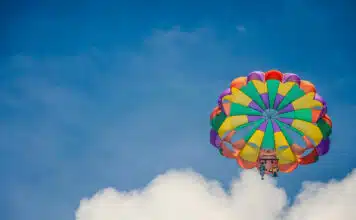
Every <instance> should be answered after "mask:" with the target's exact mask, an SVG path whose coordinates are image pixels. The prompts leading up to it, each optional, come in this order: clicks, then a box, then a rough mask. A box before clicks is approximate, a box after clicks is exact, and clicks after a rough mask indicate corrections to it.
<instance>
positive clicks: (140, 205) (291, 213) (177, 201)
mask: <svg viewBox="0 0 356 220" xmlns="http://www.w3.org/2000/svg"><path fill="white" fill-rule="evenodd" d="M354 207H356V170H354V171H353V172H352V173H351V174H350V175H348V176H347V177H345V178H344V179H343V180H341V181H339V182H336V181H330V182H329V183H315V182H313V183H304V185H303V189H302V190H301V192H300V193H299V195H298V196H297V199H296V201H295V202H294V203H293V204H292V205H289V204H288V200H287V195H286V192H285V191H284V190H283V189H282V188H278V187H276V181H275V180H273V179H271V178H268V179H266V180H265V181H261V180H260V177H259V176H258V174H257V173H256V172H253V171H245V172H242V173H241V177H240V178H239V179H234V180H233V181H232V183H231V187H230V190H229V191H228V192H226V191H224V189H223V188H222V187H221V185H220V183H219V182H218V181H215V180H208V179H206V178H204V177H203V176H202V175H200V174H198V173H196V172H193V171H190V170H171V171H168V172H167V173H165V174H162V175H159V176H157V177H156V178H155V179H154V180H153V181H152V182H150V183H149V184H148V185H147V186H146V187H145V188H144V189H137V190H132V191H128V192H121V191H117V190H115V189H113V188H106V189H103V190H101V191H99V192H97V193H96V194H95V195H94V196H93V197H91V198H84V199H82V200H81V202H80V206H79V208H78V209H77V212H76V220H102V219H105V220H118V219H125V220H141V219H145V220H181V219H185V220H203V219H204V220H216V219H219V220H236V219H249V220H260V219H264V220H300V219H303V220H319V219H320V220H338V219H339V220H351V219H356V212H355V210H354Z"/></svg>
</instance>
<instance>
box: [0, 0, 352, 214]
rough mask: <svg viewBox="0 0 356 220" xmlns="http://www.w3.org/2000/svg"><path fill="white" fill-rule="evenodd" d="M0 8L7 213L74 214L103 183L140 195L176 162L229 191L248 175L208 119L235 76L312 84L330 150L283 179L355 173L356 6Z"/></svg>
mask: <svg viewBox="0 0 356 220" xmlns="http://www.w3.org/2000/svg"><path fill="white" fill-rule="evenodd" d="M247 2H248V1H219V2H218V3H215V4H210V3H207V2H200V1H196V2H193V3H191V2H189V1H186V2H185V1H179V2H178V1H177V2H175V1H164V2H161V1H154V2H153V1H151V2H150V4H148V2H145V1H129V3H128V2H125V3H122V2H120V1H106V2H105V3H104V2H103V1H86V2H85V3H84V1H83V2H80V1H78V2H77V3H72V2H70V1H58V2H53V3H51V4H49V3H47V4H40V3H39V2H38V3H36V2H33V1H32V2H31V1H22V2H18V3H16V4H15V3H13V2H10V1H8V2H3V3H1V4H2V7H1V10H2V11H1V29H2V31H1V33H3V34H1V36H0V39H1V41H0V44H1V48H2V49H1V52H0V57H1V59H0V77H1V80H0V120H1V124H0V175H1V180H2V181H1V182H0V194H1V195H2V196H1V197H0V218H1V219H12V220H20V219H27V220H38V219H51V220H57V219H58V220H59V219H61V220H62V219H74V212H75V209H76V208H77V207H78V205H79V201H80V199H81V198H83V197H86V196H91V195H92V194H93V193H95V192H96V191H97V190H98V189H101V188H104V187H109V186H111V187H115V188H117V189H120V190H130V189H134V188H140V187H143V186H144V185H145V184H147V183H148V182H149V181H150V180H151V179H153V178H154V177H155V176H157V175H158V174H161V173H163V172H165V171H166V170H169V169H172V168H192V169H194V170H195V171H197V172H199V173H201V174H202V175H204V176H206V177H208V178H214V179H217V180H219V181H222V183H223V184H224V185H228V184H229V183H230V181H231V179H232V178H233V177H237V176H238V174H239V171H240V169H239V168H238V167H237V165H236V164H235V162H234V161H229V160H227V159H224V158H222V157H220V156H219V155H218V152H216V151H215V150H214V148H213V147H211V146H210V145H209V136H208V135H209V114H210V111H211V109H212V108H213V107H214V106H215V104H216V98H217V96H218V95H219V94H220V92H221V91H222V90H224V89H225V87H226V86H227V85H228V84H229V81H230V80H232V79H233V78H235V77H237V76H240V75H246V74H248V73H249V72H250V71H252V70H264V71H266V70H268V69H271V68H277V69H280V70H281V71H285V72H295V73H297V74H299V75H301V76H302V77H303V78H304V79H307V80H311V81H313V82H314V83H315V85H316V87H317V89H318V91H320V94H321V95H322V96H323V97H324V98H325V99H326V100H327V102H328V105H329V113H330V115H331V117H332V119H333V122H334V130H333V142H332V148H331V151H330V152H329V154H328V155H326V156H324V157H323V158H321V160H320V161H319V162H318V163H317V164H314V165H311V166H308V167H302V168H299V169H297V170H296V171H295V172H294V173H293V174H291V175H282V176H281V177H280V178H279V180H278V181H279V182H278V185H279V186H281V187H283V188H285V190H286V192H287V194H288V196H289V198H291V199H292V198H293V197H294V196H295V195H296V193H297V192H298V191H299V190H300V188H301V186H302V182H303V181H323V182H326V181H328V180H330V179H332V178H335V179H340V178H344V177H345V176H346V175H347V174H348V173H350V171H351V170H352V169H353V168H354V167H356V162H355V160H354V157H355V153H354V152H353V146H354V145H353V140H354V134H355V132H354V130H353V128H354V123H355V122H356V120H355V118H354V117H353V115H355V113H356V98H355V96H354V95H353V88H354V86H355V82H354V80H353V79H354V75H355V72H354V71H355V69H356V68H355V65H356V64H355V62H354V61H355V60H356V52H355V47H356V45H355V41H354V39H355V38H356V32H355V30H354V28H353V26H352V24H353V23H354V22H355V19H356V18H355V14H354V13H353V9H354V8H355V5H354V3H352V1H313V2H312V1H306V0H304V1H303V0H284V1H282V0H281V1H254V2H251V3H247Z"/></svg>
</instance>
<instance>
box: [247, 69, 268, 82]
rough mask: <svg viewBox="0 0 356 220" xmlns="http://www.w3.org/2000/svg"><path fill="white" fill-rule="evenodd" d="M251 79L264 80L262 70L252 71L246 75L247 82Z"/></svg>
mask: <svg viewBox="0 0 356 220" xmlns="http://www.w3.org/2000/svg"><path fill="white" fill-rule="evenodd" d="M251 80H259V81H262V82H264V81H265V73H264V72H262V71H253V72H251V73H250V74H248V76H247V83H248V82H250V81H251Z"/></svg>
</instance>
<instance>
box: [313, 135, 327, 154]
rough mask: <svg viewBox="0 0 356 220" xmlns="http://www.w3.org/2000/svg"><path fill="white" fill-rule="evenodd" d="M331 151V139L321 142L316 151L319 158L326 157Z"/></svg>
mask: <svg viewBox="0 0 356 220" xmlns="http://www.w3.org/2000/svg"><path fill="white" fill-rule="evenodd" d="M329 149H330V139H329V138H326V139H324V140H322V141H321V142H320V144H319V145H318V146H316V151H317V152H318V154H319V156H322V155H325V154H327V153H328V152H329Z"/></svg>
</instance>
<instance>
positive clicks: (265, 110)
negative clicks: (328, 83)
mask: <svg viewBox="0 0 356 220" xmlns="http://www.w3.org/2000/svg"><path fill="white" fill-rule="evenodd" d="M210 123H211V127H212V128H211V131H210V143H211V144H212V145H213V146H215V147H216V148H218V149H219V151H220V153H221V154H222V155H223V156H225V157H227V158H232V159H235V160H237V162H238V164H239V165H240V166H241V167H242V168H245V169H251V168H254V167H257V166H258V163H259V161H260V160H261V159H265V158H269V157H272V158H275V159H276V160H275V161H277V163H278V169H279V171H281V172H285V173H288V172H291V171H293V170H294V169H295V168H297V166H298V165H299V164H302V165H306V164H311V163H314V162H316V161H317V160H318V158H319V156H322V155H324V154H326V153H327V152H328V151H329V146H330V135H331V130H332V121H331V119H330V117H329V116H328V115H327V105H326V102H325V101H324V99H323V98H322V97H321V96H320V95H319V94H318V93H317V91H316V89H315V87H314V85H313V84H312V83H311V82H309V81H306V80H302V79H300V77H299V76H298V75H296V74H293V73H285V74H282V73H281V72H279V71H277V70H270V71H268V72H266V73H264V72H260V71H255V72H252V73H250V74H249V75H248V76H247V77H238V78H236V79H234V80H233V81H232V82H231V84H230V87H229V88H228V89H226V90H225V91H223V92H222V94H221V95H220V96H219V98H218V105H217V106H216V107H215V108H214V110H213V111H212V113H211V115H210ZM244 128H245V129H246V128H247V129H246V130H247V133H246V134H245V135H244V136H243V137H242V138H241V139H239V140H237V141H232V137H233V136H234V135H236V134H240V132H241V131H242V130H243V129H244ZM298 137H299V139H300V140H302V144H300V143H298V142H297V139H298ZM229 146H230V147H229Z"/></svg>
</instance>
